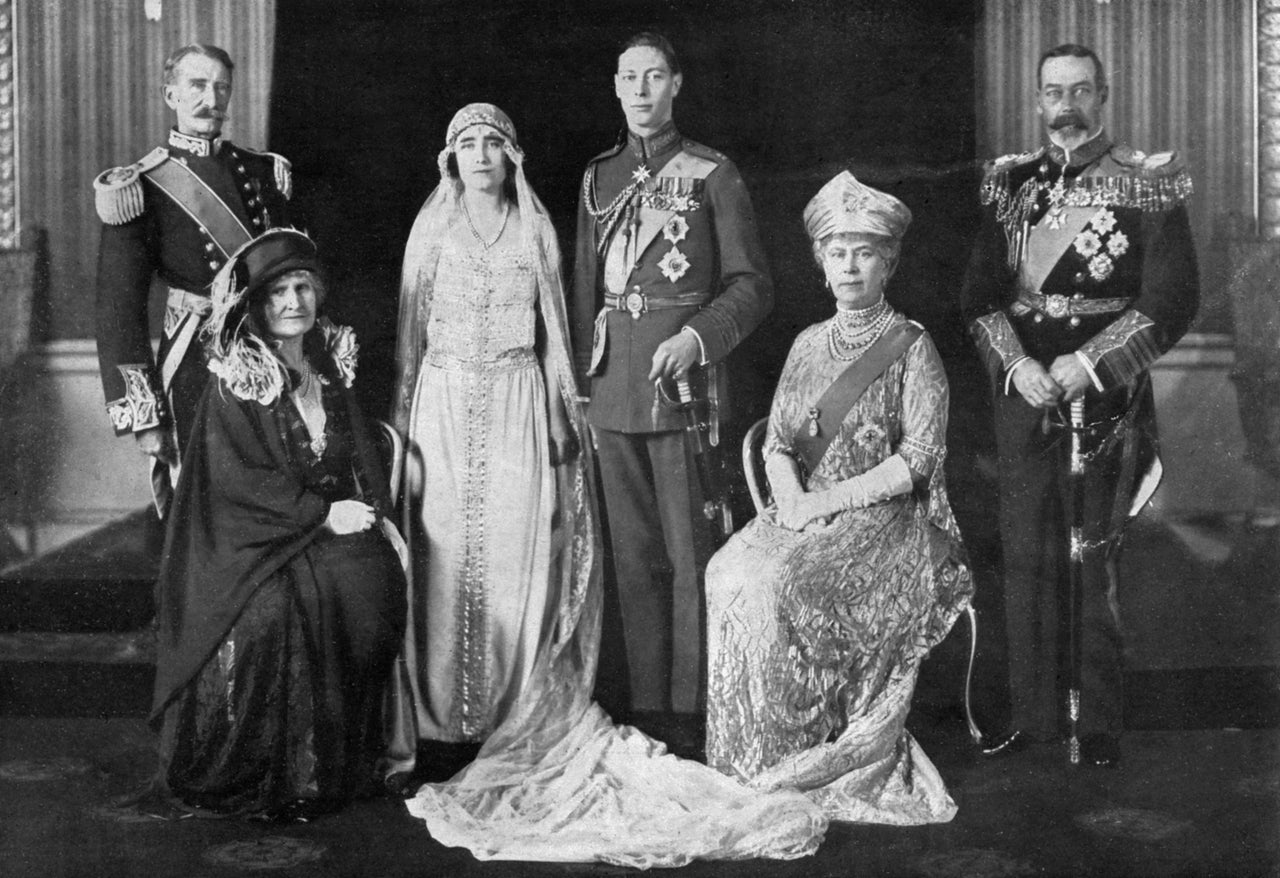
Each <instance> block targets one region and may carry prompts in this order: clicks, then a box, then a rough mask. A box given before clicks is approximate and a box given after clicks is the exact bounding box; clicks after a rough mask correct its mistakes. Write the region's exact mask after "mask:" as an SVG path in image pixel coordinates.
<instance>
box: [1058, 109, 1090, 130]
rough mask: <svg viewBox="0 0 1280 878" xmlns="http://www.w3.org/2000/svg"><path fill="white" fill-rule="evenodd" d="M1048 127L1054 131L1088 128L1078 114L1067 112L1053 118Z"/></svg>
mask: <svg viewBox="0 0 1280 878" xmlns="http://www.w3.org/2000/svg"><path fill="white" fill-rule="evenodd" d="M1049 127H1050V128H1052V129H1053V130H1054V131H1057V130H1058V129H1060V128H1088V127H1089V123H1088V122H1087V121H1086V120H1085V118H1084V116H1082V115H1080V114H1079V113H1076V112H1067V113H1059V114H1058V115H1057V116H1054V117H1053V121H1052V122H1050V123H1049Z"/></svg>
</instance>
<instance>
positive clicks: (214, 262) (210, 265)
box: [209, 259, 220, 271]
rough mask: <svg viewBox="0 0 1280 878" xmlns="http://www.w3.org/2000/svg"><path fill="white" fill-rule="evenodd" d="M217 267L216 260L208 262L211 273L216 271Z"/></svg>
mask: <svg viewBox="0 0 1280 878" xmlns="http://www.w3.org/2000/svg"><path fill="white" fill-rule="evenodd" d="M219 267H220V266H219V265H218V260H216V259H210V260H209V268H211V269H212V270H213V271H217V270H218V268H219Z"/></svg>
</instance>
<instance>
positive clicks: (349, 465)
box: [152, 229, 405, 819]
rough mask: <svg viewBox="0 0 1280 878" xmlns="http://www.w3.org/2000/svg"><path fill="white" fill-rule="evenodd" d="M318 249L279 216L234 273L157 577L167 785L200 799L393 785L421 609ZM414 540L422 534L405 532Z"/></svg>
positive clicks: (270, 806)
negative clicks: (393, 699)
mask: <svg viewBox="0 0 1280 878" xmlns="http://www.w3.org/2000/svg"><path fill="white" fill-rule="evenodd" d="M323 300H324V287H323V286H322V284H321V280H320V276H319V273H318V265H317V262H316V252H315V245H314V244H313V243H312V242H311V239H309V238H308V237H307V236H306V235H304V234H302V233H301V232H295V231H293V230H289V229H273V230H272V231H269V232H267V233H266V234H264V235H262V236H261V237H259V238H256V239H254V240H253V241H250V242H249V243H248V244H246V245H245V246H244V247H242V248H241V249H240V250H239V251H238V252H237V253H235V254H233V256H232V258H231V260H230V261H229V262H228V263H227V265H226V266H225V267H224V269H223V271H222V272H220V274H219V276H218V278H217V279H216V280H215V282H214V291H213V313H212V315H211V318H210V322H209V325H208V328H207V329H206V330H205V331H206V334H207V336H206V337H207V348H208V352H209V354H210V364H209V369H210V371H211V372H213V375H212V376H211V377H210V379H209V383H208V386H207V387H206V389H205V392H204V396H203V398H202V399H201V401H200V403H199V406H198V409H197V414H196V418H195V421H194V424H193V429H192V432H191V442H190V450H189V451H188V453H187V454H186V455H184V457H183V461H182V475H181V477H180V479H179V482H178V489H177V494H176V497H175V504H174V506H173V508H172V511H171V514H170V517H169V522H168V531H167V534H166V539H165V549H164V558H163V561H162V566H161V571H160V579H159V582H158V584H157V595H158V604H159V606H158V620H159V643H158V656H157V658H158V661H157V669H156V686H155V702H154V710H153V715H152V716H153V721H156V722H158V723H160V725H161V742H160V773H159V777H158V779H157V783H156V785H155V789H156V791H159V792H161V793H163V794H165V795H166V796H167V797H168V798H169V800H170V802H171V803H172V804H175V805H177V806H179V807H181V808H184V809H188V810H192V811H196V812H197V813H199V812H213V813H217V814H243V815H247V816H260V817H266V818H277V819H287V818H292V817H305V816H307V815H309V814H314V813H317V812H320V811H325V810H331V809H333V808H336V807H338V806H340V805H341V804H342V803H344V802H346V801H347V800H349V799H351V798H353V797H355V796H357V795H360V794H362V793H364V792H370V793H372V792H375V791H377V790H379V789H380V784H379V781H378V779H377V777H376V776H375V762H376V760H377V758H378V757H379V755H380V754H381V750H382V733H381V707H382V696H383V690H384V687H385V685H386V682H387V678H388V675H389V673H390V671H391V668H392V663H393V662H394V660H395V656H396V651H397V649H398V646H399V637H400V634H401V632H402V631H403V626H404V617H405V580H404V574H403V570H402V568H401V563H400V558H399V555H398V552H397V549H396V548H395V547H394V545H393V543H394V541H395V540H397V539H398V535H397V534H395V532H394V529H393V528H390V526H389V525H387V524H386V520H385V518H382V516H383V515H384V514H385V513H386V512H387V511H388V506H389V501H388V494H387V480H386V477H385V475H384V473H383V471H382V468H381V462H380V459H379V457H378V456H377V454H376V451H375V448H374V446H373V443H372V440H371V438H370V436H369V434H368V431H367V429H366V425H365V422H364V419H363V418H362V416H361V413H360V410H359V408H358V407H357V406H356V404H355V400H354V398H353V396H352V394H351V392H350V390H349V387H350V383H351V380H352V378H353V377H354V366H355V343H354V339H353V337H352V335H351V331H350V329H348V328H346V327H342V328H337V327H334V326H333V325H332V324H329V323H328V322H327V321H320V322H319V323H318V322H317V311H318V309H319V307H320V306H321V304H322V303H323ZM401 545H402V544H401Z"/></svg>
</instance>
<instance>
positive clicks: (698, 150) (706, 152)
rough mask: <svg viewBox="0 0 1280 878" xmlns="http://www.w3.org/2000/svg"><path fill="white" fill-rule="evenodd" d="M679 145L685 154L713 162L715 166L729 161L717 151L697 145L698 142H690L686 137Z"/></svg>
mask: <svg viewBox="0 0 1280 878" xmlns="http://www.w3.org/2000/svg"><path fill="white" fill-rule="evenodd" d="M680 145H681V146H682V147H683V148H684V151H685V152H688V153H692V154H693V155H696V156H697V157H698V158H700V159H706V160H707V161H709V162H715V163H716V164H717V165H719V164H723V163H724V162H727V161H729V157H728V156H727V155H725V154H724V153H722V152H720V151H719V150H716V149H712V148H711V147H709V146H704V145H703V144H701V143H698V141H696V140H690V139H689V138H687V137H686V138H684V139H683V140H681V142H680Z"/></svg>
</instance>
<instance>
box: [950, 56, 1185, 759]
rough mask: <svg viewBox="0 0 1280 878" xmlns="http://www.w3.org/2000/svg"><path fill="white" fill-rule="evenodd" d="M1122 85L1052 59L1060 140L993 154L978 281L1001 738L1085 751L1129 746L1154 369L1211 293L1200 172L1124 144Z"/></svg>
mask: <svg viewBox="0 0 1280 878" xmlns="http://www.w3.org/2000/svg"><path fill="white" fill-rule="evenodd" d="M1106 98H1107V85H1106V76H1105V73H1104V71H1103V68H1102V64H1101V62H1100V61H1099V60H1098V58H1097V56H1096V55H1095V54H1094V53H1093V52H1092V51H1090V50H1089V49H1086V48H1084V47H1082V46H1076V45H1065V46H1060V47H1058V48H1056V49H1052V50H1050V51H1049V52H1046V53H1045V55H1044V56H1043V57H1042V58H1041V62H1040V71H1039V92H1038V101H1039V108H1040V114H1041V116H1042V118H1043V121H1044V125H1045V129H1046V132H1047V136H1048V143H1047V145H1046V146H1045V147H1043V148H1041V149H1039V150H1036V151H1035V152H1032V153H1026V154H1023V155H1016V156H1007V157H1004V158H1001V159H996V160H995V161H994V162H992V163H991V164H989V165H988V167H987V172H986V177H985V179H984V181H983V185H982V201H983V203H984V204H985V205H987V208H988V212H987V215H986V218H985V221H984V224H983V227H982V229H981V231H980V233H979V239H978V241H977V243H976V245H975V249H974V253H973V258H972V261H971V263H970V266H969V271H968V274H967V277H966V278H965V282H964V286H963V289H962V294H961V296H962V304H963V308H964V311H965V315H966V320H967V321H969V327H970V330H971V332H972V334H973V337H974V339H975V341H976V342H977V345H978V349H979V352H980V354H981V355H982V357H983V358H984V360H985V361H986V365H987V367H988V371H989V372H990V375H991V378H992V382H993V388H994V405H995V419H996V438H997V446H998V450H999V461H1000V488H1001V509H1000V528H1001V535H1002V538H1003V543H1004V562H1005V577H1004V589H1005V595H1004V606H1005V613H1006V629H1007V634H1008V672H1009V684H1010V688H1009V692H1010V695H1011V708H1012V711H1011V723H1010V726H1009V728H1010V729H1011V730H1014V731H1010V732H1006V733H1004V734H1002V735H999V736H997V737H995V738H994V739H992V740H989V741H988V742H987V744H988V746H987V751H988V752H995V751H998V750H1000V749H1001V748H1004V747H1008V746H1010V745H1011V744H1012V746H1014V747H1016V746H1018V744H1019V737H1018V736H1019V734H1021V740H1022V741H1026V740H1029V739H1031V738H1034V737H1039V738H1042V739H1045V740H1048V739H1054V738H1060V737H1061V735H1062V734H1063V732H1064V731H1068V732H1077V731H1078V733H1079V737H1078V740H1079V743H1080V747H1079V749H1078V751H1077V754H1076V755H1078V756H1080V757H1081V758H1082V759H1083V761H1084V762H1086V763H1088V764H1094V765H1114V764H1115V763H1116V762H1117V761H1118V759H1119V754H1120V751H1119V737H1118V736H1119V733H1120V730H1121V728H1122V715H1121V705H1122V701H1121V638H1120V632H1121V629H1120V623H1119V618H1118V616H1117V613H1116V609H1117V603H1116V579H1115V574H1116V559H1117V553H1118V551H1119V548H1120V539H1121V536H1122V533H1123V529H1124V527H1125V525H1126V524H1127V523H1128V522H1129V520H1130V519H1131V518H1132V516H1134V515H1136V514H1137V512H1138V511H1139V510H1140V509H1141V508H1142V506H1143V505H1144V504H1145V503H1146V501H1147V499H1148V498H1149V497H1150V494H1151V491H1153V490H1154V488H1155V484H1156V482H1157V480H1158V478H1159V473H1160V465H1159V459H1158V457H1157V455H1156V445H1155V419H1154V408H1153V397H1152V391H1151V381H1150V378H1149V376H1148V372H1147V370H1148V368H1149V367H1150V365H1151V364H1152V363H1153V362H1154V361H1155V360H1156V359H1157V358H1158V357H1160V355H1162V354H1163V353H1164V352H1165V351H1167V350H1169V348H1171V347H1172V346H1173V345H1174V343H1175V342H1177V340H1178V339H1179V338H1180V337H1181V336H1182V334H1183V333H1184V332H1186V330H1187V327H1188V325H1189V324H1190V323H1191V320H1192V318H1193V317H1194V316H1195V313H1196V308H1197V306H1198V303H1199V284H1198V280H1197V271H1196V259H1195V252H1194V250H1193V248H1192V241H1191V232H1190V227H1189V223H1188V219H1187V211H1186V206H1185V200H1186V198H1187V197H1188V196H1189V195H1190V193H1191V181H1190V179H1189V177H1188V176H1187V174H1186V172H1185V170H1184V169H1183V168H1182V165H1181V163H1180V162H1179V161H1178V160H1177V158H1176V157H1175V156H1174V155H1172V154H1171V153H1163V154H1159V155H1150V156H1148V155H1144V154H1143V153H1141V152H1138V151H1137V150H1134V149H1132V148H1130V147H1127V146H1123V145H1120V144H1117V143H1114V142H1113V141H1111V140H1110V138H1108V137H1107V135H1106V133H1105V132H1104V131H1103V130H1102V125H1101V122H1100V120H1099V113H1100V111H1101V109H1102V106H1103V104H1104V103H1105V102H1106ZM1073 404H1074V409H1075V411H1074V418H1073V412H1072V409H1073ZM1073 420H1074V422H1075V423H1076V424H1078V425H1082V429H1075V430H1073V429H1072V428H1071V424H1072V423H1073ZM1073 439H1074V440H1075V450H1074V454H1073ZM1073 457H1074V458H1075V461H1076V464H1077V466H1076V469H1075V475H1072V469H1071V458H1073ZM1073 525H1074V526H1075V527H1074V528H1073ZM1073 583H1074V585H1075V590H1076V591H1078V593H1079V599H1078V600H1079V604H1078V616H1077V619H1078V622H1077V623H1076V624H1075V625H1071V624H1070V622H1069V620H1070V618H1071V615H1072V613H1071V606H1070V603H1069V600H1070V594H1071V592H1072V590H1073V587H1072V586H1073ZM1072 628H1074V629H1075V631H1074V632H1073V631H1072V630H1071V629H1072ZM1073 634H1074V636H1075V637H1078V640H1075V639H1074V638H1073ZM1073 643H1074V645H1072V644H1073ZM1072 653H1074V655H1072ZM1072 740H1073V741H1075V740H1077V738H1073V739H1072Z"/></svg>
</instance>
